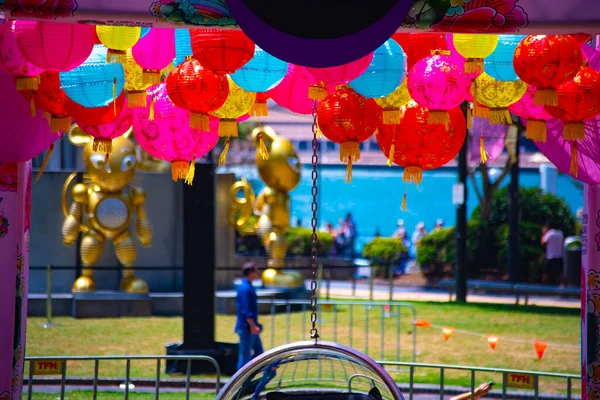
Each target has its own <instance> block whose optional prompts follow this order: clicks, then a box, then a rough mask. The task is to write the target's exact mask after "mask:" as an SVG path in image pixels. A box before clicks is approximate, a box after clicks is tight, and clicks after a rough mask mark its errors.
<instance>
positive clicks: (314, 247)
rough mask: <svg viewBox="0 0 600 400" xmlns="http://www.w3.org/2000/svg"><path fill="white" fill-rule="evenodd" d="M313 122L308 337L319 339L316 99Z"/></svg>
mask: <svg viewBox="0 0 600 400" xmlns="http://www.w3.org/2000/svg"><path fill="white" fill-rule="evenodd" d="M312 115H313V124H312V133H313V140H312V149H313V155H312V167H313V169H312V192H311V193H312V204H311V210H312V219H311V220H310V225H311V227H312V249H311V253H310V254H311V268H312V280H311V282H310V290H311V291H312V293H311V297H310V305H311V308H312V311H311V314H310V322H311V324H312V327H311V329H310V337H311V339H314V340H315V343H316V342H317V340H319V332H318V330H317V239H318V237H317V207H318V204H317V193H318V188H317V178H318V176H319V173H318V172H317V163H318V162H319V156H318V154H317V147H318V146H319V141H318V139H317V130H318V128H317V101H316V100H315V102H314V104H313V111H312Z"/></svg>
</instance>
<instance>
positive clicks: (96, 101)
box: [60, 48, 125, 108]
mask: <svg viewBox="0 0 600 400" xmlns="http://www.w3.org/2000/svg"><path fill="white" fill-rule="evenodd" d="M100 53H102V51H101V49H96V48H94V51H92V54H91V55H90V57H88V60H86V62H84V63H83V64H81V65H80V66H79V67H77V68H75V69H73V70H71V71H68V72H61V73H60V84H61V87H62V89H63V90H64V91H65V93H66V94H67V96H69V98H70V99H71V100H73V101H74V102H75V103H78V104H81V105H82V106H84V107H88V108H94V107H103V106H107V105H109V104H110V103H112V102H113V101H114V100H115V99H116V98H117V97H119V95H120V94H121V93H122V92H123V87H124V86H125V71H124V69H123V65H122V64H120V63H107V62H106V58H104V59H103V62H96V61H97V60H98V57H99V56H100ZM105 54H106V53H105Z"/></svg>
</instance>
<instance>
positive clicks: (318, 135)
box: [317, 126, 323, 139]
mask: <svg viewBox="0 0 600 400" xmlns="http://www.w3.org/2000/svg"><path fill="white" fill-rule="evenodd" d="M322 137H323V132H321V130H320V129H319V127H318V126H317V139H321V138H322Z"/></svg>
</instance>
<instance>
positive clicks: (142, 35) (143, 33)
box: [140, 28, 150, 39]
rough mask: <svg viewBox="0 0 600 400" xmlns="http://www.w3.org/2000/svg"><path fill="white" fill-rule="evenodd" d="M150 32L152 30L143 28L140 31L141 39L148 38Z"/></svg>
mask: <svg viewBox="0 0 600 400" xmlns="http://www.w3.org/2000/svg"><path fill="white" fill-rule="evenodd" d="M148 32H150V28H141V30H140V39H141V38H143V37H144V36H146V35H147V34H148Z"/></svg>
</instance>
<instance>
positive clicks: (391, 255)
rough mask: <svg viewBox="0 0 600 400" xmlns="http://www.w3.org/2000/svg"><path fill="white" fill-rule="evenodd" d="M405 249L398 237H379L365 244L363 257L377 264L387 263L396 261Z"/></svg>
mask: <svg viewBox="0 0 600 400" xmlns="http://www.w3.org/2000/svg"><path fill="white" fill-rule="evenodd" d="M406 250H407V249H406V247H405V246H404V245H403V244H402V241H401V240H400V239H396V238H382V237H379V238H375V239H373V240H371V241H370V242H369V243H367V244H366V245H365V247H364V248H363V257H365V258H368V259H369V260H371V261H373V262H376V263H378V264H385V263H388V264H389V263H392V262H395V261H398V260H399V259H400V255H401V254H402V253H404V252H405V251H406Z"/></svg>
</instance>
